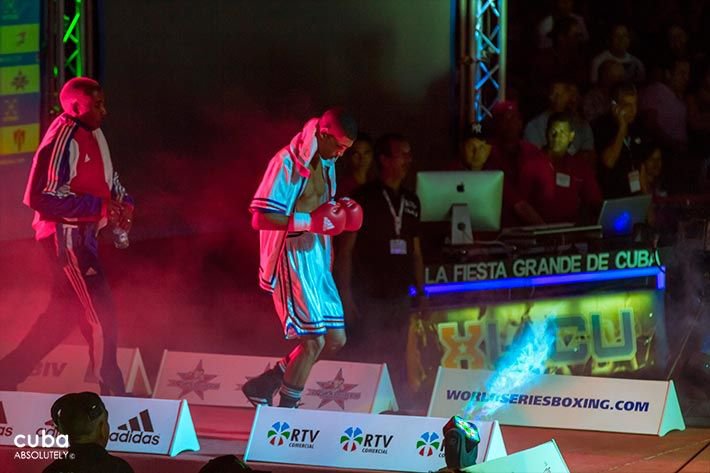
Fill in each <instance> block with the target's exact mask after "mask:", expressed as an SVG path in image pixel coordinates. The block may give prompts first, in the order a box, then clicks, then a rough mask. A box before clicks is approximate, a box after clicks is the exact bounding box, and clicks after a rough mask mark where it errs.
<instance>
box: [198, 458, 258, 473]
mask: <svg viewBox="0 0 710 473" xmlns="http://www.w3.org/2000/svg"><path fill="white" fill-rule="evenodd" d="M240 471H254V470H252V469H251V468H249V466H248V465H247V464H246V463H244V462H243V461H241V460H240V459H239V458H237V457H236V456H234V455H222V456H220V457H216V458H213V459H212V460H210V461H209V462H207V464H206V465H205V466H203V467H202V468H200V471H199V472H198V473H238V472H240Z"/></svg>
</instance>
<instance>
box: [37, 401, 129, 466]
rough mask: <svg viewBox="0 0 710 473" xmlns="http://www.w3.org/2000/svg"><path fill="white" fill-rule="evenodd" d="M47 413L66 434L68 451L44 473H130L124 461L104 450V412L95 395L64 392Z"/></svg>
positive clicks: (105, 423)
mask: <svg viewBox="0 0 710 473" xmlns="http://www.w3.org/2000/svg"><path fill="white" fill-rule="evenodd" d="M51 412H52V421H54V424H55V425H56V426H57V430H58V431H59V432H60V433H61V434H64V435H67V436H68V437H69V452H68V454H67V456H66V458H63V459H60V460H55V461H54V462H52V463H51V464H50V465H49V466H47V468H45V469H44V473H133V468H131V465H129V464H128V462H126V461H125V460H124V459H122V458H118V457H114V456H113V455H110V454H109V453H108V452H107V451H106V445H107V444H108V439H109V432H110V429H109V424H108V411H107V410H106V406H104V403H103V401H101V398H100V397H99V396H98V395H97V394H95V393H92V392H83V393H71V394H65V395H64V396H62V397H60V398H59V399H57V400H56V401H55V403H54V404H53V405H52V411H51Z"/></svg>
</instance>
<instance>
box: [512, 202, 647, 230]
mask: <svg viewBox="0 0 710 473" xmlns="http://www.w3.org/2000/svg"><path fill="white" fill-rule="evenodd" d="M650 205H651V196H650V195H638V196H632V197H622V198H620V199H608V200H605V201H604V204H603V205H602V209H601V212H600V213H599V219H598V221H597V224H596V225H584V226H575V225H574V224H573V223H569V222H565V223H551V224H546V225H533V226H527V227H514V228H506V229H504V230H503V232H502V234H501V236H503V237H507V236H515V237H522V236H525V237H543V236H554V235H573V234H577V235H582V234H584V235H586V236H593V235H595V234H596V235H597V236H604V237H617V236H626V235H631V234H632V233H633V229H634V225H635V224H637V223H642V222H645V221H646V216H647V214H648V208H649V206H650Z"/></svg>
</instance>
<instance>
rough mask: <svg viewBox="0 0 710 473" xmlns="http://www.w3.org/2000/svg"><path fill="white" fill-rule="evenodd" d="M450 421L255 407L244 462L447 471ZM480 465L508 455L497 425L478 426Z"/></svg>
mask: <svg viewBox="0 0 710 473" xmlns="http://www.w3.org/2000/svg"><path fill="white" fill-rule="evenodd" d="M447 421H448V419H438V418H432V417H415V416H396V415H384V414H380V415H374V414H360V413H350V412H321V411H312V410H307V409H280V408H275V407H262V406H260V407H259V408H257V411H256V416H255V417H254V424H253V427H252V430H251V435H250V436H249V443H248V444H247V449H246V453H245V455H244V458H245V460H246V461H248V462H262V463H285V464H296V465H313V466H321V467H327V468H353V469H374V470H387V471H408V472H429V471H436V470H438V469H440V468H443V467H445V466H446V463H445V461H444V443H443V436H442V428H443V427H444V425H445V424H446V422H447ZM476 425H477V427H478V428H479V432H480V434H481V442H480V444H479V447H478V461H479V462H484V461H487V460H490V459H493V458H500V457H502V456H505V455H506V450H505V445H504V443H503V436H502V434H501V431H500V426H499V425H498V423H497V422H480V423H477V424H476Z"/></svg>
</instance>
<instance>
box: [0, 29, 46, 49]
mask: <svg viewBox="0 0 710 473" xmlns="http://www.w3.org/2000/svg"><path fill="white" fill-rule="evenodd" d="M34 51H39V25H38V24H37V23H34V24H27V25H12V26H3V27H0V54H21V53H31V52H34Z"/></svg>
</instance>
